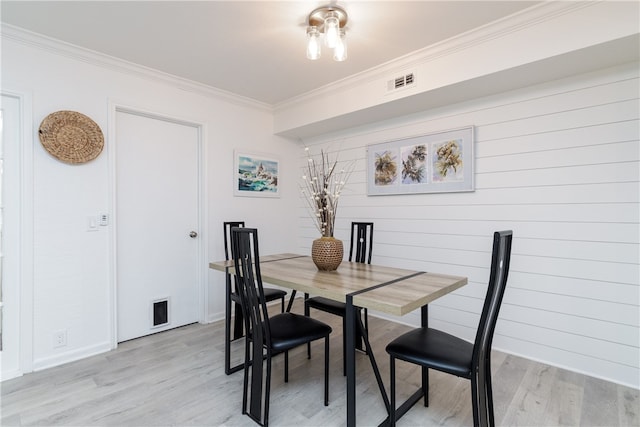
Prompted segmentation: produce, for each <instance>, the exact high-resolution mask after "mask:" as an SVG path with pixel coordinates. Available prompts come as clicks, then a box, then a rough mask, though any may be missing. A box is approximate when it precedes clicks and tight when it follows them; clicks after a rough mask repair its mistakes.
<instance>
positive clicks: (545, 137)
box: [299, 63, 640, 388]
mask: <svg viewBox="0 0 640 427" xmlns="http://www.w3.org/2000/svg"><path fill="white" fill-rule="evenodd" d="M638 74H639V73H638V64H637V63H633V64H628V65H626V66H621V67H618V68H615V69H608V70H603V71H601V72H597V73H591V74H588V75H580V76H575V77H572V78H568V79H564V80H562V81H555V82H550V83H547V84H544V85H540V86H536V87H530V88H525V89H521V90H518V91H514V92H509V93H504V94H500V95H496V96H492V97H489V98H484V99H479V100H471V101H469V102H466V103H463V104H458V105H453V106H449V107H447V108H441V109H438V110H431V111H424V112H422V113H420V114H416V115H412V116H410V117H404V118H402V119H401V120H394V121H389V122H385V123H379V124H376V125H371V126H367V127H363V128H358V129H351V130H350V131H348V132H344V133H341V134H332V135H325V136H321V137H318V138H315V139H314V140H308V141H304V143H305V145H307V146H309V147H310V149H311V152H312V153H317V152H319V151H320V149H321V148H324V149H328V150H329V151H330V152H331V153H332V155H336V154H337V153H338V151H339V158H340V160H341V161H348V160H349V161H355V162H356V171H355V173H354V174H353V175H352V176H351V178H350V180H349V182H348V185H347V187H346V189H345V191H344V193H343V196H342V199H341V202H340V203H341V205H340V207H339V211H338V220H337V232H336V237H338V238H342V239H343V240H345V242H347V240H348V226H349V223H350V221H352V220H371V221H373V222H374V223H375V234H374V251H373V253H374V257H373V261H374V262H375V263H378V264H384V265H392V266H398V267H406V268H411V269H418V270H425V271H437V272H442V273H450V274H458V275H465V276H468V277H469V284H468V285H467V286H465V287H463V288H462V289H460V290H459V291H457V292H455V293H453V294H451V295H448V296H446V297H444V298H441V299H439V300H438V301H436V302H435V303H433V304H432V305H431V308H430V322H431V323H430V324H431V325H432V326H434V327H438V328H441V329H443V330H447V331H449V332H452V333H455V334H459V335H461V336H463V337H465V338H467V339H469V340H472V339H473V336H474V333H475V328H476V325H477V322H478V319H479V313H480V310H481V305H482V301H483V298H484V292H485V290H486V285H487V282H488V277H489V268H488V267H489V264H490V258H491V254H490V250H491V237H492V233H493V231H496V230H502V229H512V230H513V231H514V242H513V250H512V264H511V271H510V277H509V283H508V289H507V292H506V295H505V299H504V303H503V307H502V311H501V314H500V320H499V322H498V326H497V329H496V336H495V338H494V347H495V348H498V349H502V350H504V351H507V352H511V353H515V354H519V355H522V356H525V357H528V358H531V359H536V360H541V361H544V362H546V363H549V364H552V365H556V366H561V367H566V368H569V369H572V370H575V371H580V372H584V373H587V374H589V375H593V376H596V377H601V378H606V379H609V380H612V381H615V382H618V383H622V384H627V385H631V386H633V387H636V388H637V387H639V386H640V380H639V375H640V370H639V364H640V352H639V341H640V338H639V337H640V319H639V300H640V285H639V275H640V272H639V258H640V255H639V242H640V236H639V233H640V230H639V217H640V214H639V199H640V187H639V181H640V176H639V175H640V172H639V171H640V156H639V146H640V142H639V128H640V121H639V117H640V113H639V106H640V103H639V90H640V89H639V88H640V84H639V75H638ZM468 125H473V126H474V127H475V145H474V148H475V172H476V175H475V178H476V181H475V182H476V190H475V192H472V193H448V194H422V195H398V196H372V197H368V196H367V194H366V183H365V170H366V164H365V158H366V157H365V156H366V147H367V145H368V144H375V143H379V142H385V141H390V140H394V139H399V138H406V137H411V136H415V135H421V134H428V133H430V132H435V131H441V130H446V129H454V128H458V127H464V126H468ZM300 162H301V166H302V165H303V164H304V155H303V153H302V151H301V157H300ZM300 236H301V237H300V242H299V246H300V247H299V250H300V251H301V252H306V251H309V248H310V246H311V242H312V240H313V239H314V238H316V237H317V232H316V230H315V228H314V227H313V223H312V222H311V220H310V219H309V217H308V215H307V213H306V211H305V209H304V208H303V205H302V203H301V205H300ZM346 245H347V247H348V243H346ZM398 320H400V321H403V322H409V323H412V324H416V325H417V324H418V316H417V314H416V313H412V314H411V315H409V316H405V317H404V318H402V319H398Z"/></svg>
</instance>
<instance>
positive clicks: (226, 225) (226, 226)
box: [222, 221, 244, 261]
mask: <svg viewBox="0 0 640 427" xmlns="http://www.w3.org/2000/svg"><path fill="white" fill-rule="evenodd" d="M233 227H244V221H227V222H223V223H222V228H223V233H222V235H223V236H224V259H226V260H227V261H229V260H230V259H231V229H232V228H233Z"/></svg>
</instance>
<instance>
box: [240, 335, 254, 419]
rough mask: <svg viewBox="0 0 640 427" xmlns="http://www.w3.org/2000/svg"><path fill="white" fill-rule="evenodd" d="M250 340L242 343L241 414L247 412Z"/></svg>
mask: <svg viewBox="0 0 640 427" xmlns="http://www.w3.org/2000/svg"><path fill="white" fill-rule="evenodd" d="M250 346H251V341H249V340H247V341H246V343H245V345H244V381H243V382H244V388H243V389H242V414H243V415H244V414H246V413H247V400H248V394H249V368H250V366H251V363H252V362H251V352H250Z"/></svg>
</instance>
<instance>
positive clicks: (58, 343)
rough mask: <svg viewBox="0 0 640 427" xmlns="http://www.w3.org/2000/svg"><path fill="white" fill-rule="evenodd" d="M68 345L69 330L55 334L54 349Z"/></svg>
mask: <svg viewBox="0 0 640 427" xmlns="http://www.w3.org/2000/svg"><path fill="white" fill-rule="evenodd" d="M66 345H67V330H66V329H65V330H61V331H56V332H54V333H53V348H60V347H65V346H66Z"/></svg>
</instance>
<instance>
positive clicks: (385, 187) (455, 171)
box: [367, 126, 474, 196]
mask: <svg viewBox="0 0 640 427" xmlns="http://www.w3.org/2000/svg"><path fill="white" fill-rule="evenodd" d="M473 166H474V156H473V127H472V126H470V127H465V128H461V129H453V130H448V131H443V132H436V133H431V134H428V135H421V136H416V137H412V138H406V139H399V140H396V141H391V142H383V143H380V144H372V145H369V146H367V194H368V195H370V196H372V195H383V194H417V193H446V192H457V191H474V173H473Z"/></svg>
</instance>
